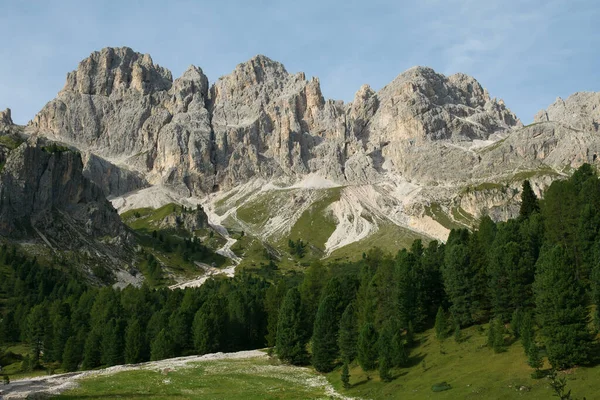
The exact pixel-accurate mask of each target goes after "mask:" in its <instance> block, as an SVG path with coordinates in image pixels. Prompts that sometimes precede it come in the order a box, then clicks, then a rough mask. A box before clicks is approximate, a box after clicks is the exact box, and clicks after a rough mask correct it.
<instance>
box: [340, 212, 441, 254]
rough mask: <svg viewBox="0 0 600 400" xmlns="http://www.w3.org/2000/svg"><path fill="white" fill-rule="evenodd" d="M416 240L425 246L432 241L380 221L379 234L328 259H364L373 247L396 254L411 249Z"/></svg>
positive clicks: (342, 249) (349, 246) (353, 244)
mask: <svg viewBox="0 0 600 400" xmlns="http://www.w3.org/2000/svg"><path fill="white" fill-rule="evenodd" d="M416 239H421V240H423V243H424V244H427V243H428V242H429V241H430V239H428V238H426V237H423V236H421V235H419V234H418V233H416V232H414V231H411V230H410V229H407V228H403V227H401V226H398V225H394V224H392V223H391V222H381V221H379V229H378V230H377V232H375V233H374V234H372V235H371V236H368V237H367V238H365V239H363V240H361V241H359V242H354V243H351V244H349V245H347V246H344V247H342V248H341V249H338V250H335V251H334V252H333V253H331V255H330V256H329V257H328V259H329V260H338V259H346V260H358V259H360V258H361V257H362V253H363V252H367V251H368V250H369V249H371V248H373V247H379V248H380V249H382V250H384V251H386V252H391V253H392V254H396V253H397V252H398V250H400V249H403V248H409V247H410V246H411V245H412V243H413V242H414V241H415V240H416Z"/></svg>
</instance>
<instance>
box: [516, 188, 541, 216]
mask: <svg viewBox="0 0 600 400" xmlns="http://www.w3.org/2000/svg"><path fill="white" fill-rule="evenodd" d="M539 210H540V205H539V203H538V199H537V196H536V195H535V193H534V192H533V189H532V188H531V184H530V183H529V181H524V182H523V189H522V190H521V209H520V210H519V216H520V217H521V218H528V217H529V216H530V215H531V214H533V213H534V212H539Z"/></svg>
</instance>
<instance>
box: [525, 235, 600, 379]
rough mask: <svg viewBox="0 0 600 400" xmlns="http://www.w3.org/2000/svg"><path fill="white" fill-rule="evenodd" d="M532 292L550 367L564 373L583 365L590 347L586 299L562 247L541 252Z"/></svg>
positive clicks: (590, 337) (591, 340)
mask: <svg viewBox="0 0 600 400" xmlns="http://www.w3.org/2000/svg"><path fill="white" fill-rule="evenodd" d="M534 290H535V296H536V297H535V299H536V312H537V319H538V322H539V325H540V327H541V333H542V336H543V339H544V342H545V344H546V352H547V355H548V360H549V361H550V363H551V364H552V366H553V367H554V368H557V369H563V368H569V367H572V366H574V365H581V364H585V363H586V362H587V361H588V360H589V356H590V352H591V347H592V343H593V338H592V336H591V334H590V332H589V330H588V322H589V314H588V310H587V299H586V295H585V291H584V288H583V286H582V284H581V283H580V282H579V281H578V280H577V279H576V277H575V269H574V267H573V264H572V262H570V260H569V257H568V255H567V253H566V251H565V250H564V249H563V248H562V247H561V246H555V247H552V248H548V249H546V251H544V252H542V254H541V256H540V259H539V260H538V264H537V273H536V277H535V283H534Z"/></svg>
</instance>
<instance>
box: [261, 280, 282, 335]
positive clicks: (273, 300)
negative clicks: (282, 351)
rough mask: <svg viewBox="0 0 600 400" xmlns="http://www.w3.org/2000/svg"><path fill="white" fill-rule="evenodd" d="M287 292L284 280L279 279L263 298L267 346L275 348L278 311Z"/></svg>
mask: <svg viewBox="0 0 600 400" xmlns="http://www.w3.org/2000/svg"><path fill="white" fill-rule="evenodd" d="M286 292H287V285H286V282H285V280H283V279H280V280H279V281H278V282H277V283H276V284H275V285H271V286H270V287H269V288H268V289H267V292H266V296H265V311H266V313H267V335H266V340H267V346H268V347H273V346H275V341H276V339H277V320H278V318H279V309H280V308H281V303H282V302H283V298H284V297H285V294H286Z"/></svg>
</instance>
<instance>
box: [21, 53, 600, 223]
mask: <svg viewBox="0 0 600 400" xmlns="http://www.w3.org/2000/svg"><path fill="white" fill-rule="evenodd" d="M599 105H600V94H598V93H577V94H575V95H573V96H571V97H569V98H568V99H566V100H561V99H559V100H557V102H556V103H554V104H553V105H551V106H550V107H549V108H548V110H545V111H542V112H540V113H539V114H538V115H537V116H536V118H535V121H536V123H535V124H532V125H530V126H527V127H523V125H522V123H521V122H520V121H519V119H518V118H517V117H516V116H515V115H514V114H513V113H512V112H511V111H510V110H509V109H508V108H507V107H506V105H505V104H504V102H503V101H502V100H498V99H494V98H491V97H490V96H489V94H488V93H487V91H486V90H485V89H484V88H482V86H481V85H480V84H479V83H478V82H477V81H476V80H475V79H474V78H472V77H469V76H467V75H464V74H455V75H452V76H444V75H441V74H438V73H436V72H435V71H434V70H432V69H430V68H424V67H414V68H411V69H409V70H407V71H405V72H404V73H402V74H400V75H399V76H398V77H396V78H395V79H394V80H393V81H392V82H391V83H389V84H388V85H387V86H385V87H384V88H382V89H381V90H379V91H377V92H376V91H374V90H373V89H371V88H370V87H369V86H368V85H363V86H362V87H361V88H360V89H359V90H358V91H357V92H356V95H355V98H354V100H353V101H352V102H351V103H348V104H344V103H343V102H341V101H334V100H327V99H325V98H324V96H323V95H322V93H321V88H320V82H319V80H318V79H316V78H311V79H308V80H307V79H306V77H305V75H304V74H303V73H296V74H292V73H289V72H288V71H287V70H286V69H285V67H284V66H283V65H282V64H280V63H278V62H275V61H273V60H271V59H269V58H267V57H264V56H256V57H254V58H252V59H251V60H249V61H247V62H245V63H242V64H239V65H238V66H237V67H236V68H235V70H234V71H233V72H232V73H231V74H229V75H226V76H224V77H222V78H220V79H219V80H217V81H216V82H215V83H214V84H213V85H212V86H210V85H209V82H208V79H207V77H206V76H205V75H204V73H203V72H202V70H201V69H200V68H198V67H195V66H191V67H189V68H188V70H187V71H185V73H184V74H183V75H182V76H181V77H180V78H178V79H175V80H173V78H172V76H171V73H170V72H169V71H168V70H166V69H164V68H162V67H160V66H158V65H156V64H154V63H153V61H152V59H151V58H150V56H148V55H142V54H139V53H135V52H134V51H133V50H131V49H129V48H116V49H113V48H106V49H103V50H101V51H99V52H95V53H92V54H91V55H90V56H89V57H88V58H87V59H85V60H83V61H82V62H81V63H80V64H79V66H78V68H77V70H76V71H74V72H71V73H70V74H69V75H68V77H67V82H66V84H65V87H64V88H63V90H61V92H60V93H59V94H58V96H57V98H56V99H54V100H52V101H51V102H49V103H48V104H47V105H46V106H45V107H44V108H43V109H42V110H41V111H40V112H39V114H38V115H37V116H36V117H35V118H34V119H33V121H32V123H31V124H30V126H29V127H28V131H30V132H33V133H34V135H40V136H47V137H50V138H52V139H54V140H59V141H61V142H64V143H66V144H69V145H72V146H74V147H76V148H77V149H78V150H79V151H80V152H81V153H82V154H83V160H84V163H85V166H84V173H85V176H86V177H88V178H89V179H90V180H91V181H93V182H94V183H96V184H97V185H98V186H99V187H100V188H102V190H103V192H104V194H105V195H107V196H109V197H113V196H119V195H121V194H124V193H127V192H131V191H134V190H137V189H140V188H144V187H146V186H152V185H161V187H162V186H167V187H168V190H171V191H173V192H175V193H177V195H178V196H182V197H187V196H196V197H202V196H204V195H207V194H209V193H212V192H217V191H227V190H230V189H234V188H236V187H237V186H240V185H242V184H244V183H247V182H250V184H252V182H251V181H256V182H258V181H261V182H275V183H277V184H281V185H283V186H285V185H286V184H291V183H297V182H301V181H302V180H303V179H304V178H305V177H306V176H307V175H311V176H313V175H314V176H318V177H319V179H322V178H325V179H328V180H329V181H330V182H333V185H378V186H379V187H380V188H385V190H382V193H386V194H385V196H388V197H390V198H389V199H387V200H389V201H388V203H389V204H397V206H394V208H393V211H392V212H393V213H394V215H396V217H394V221H409V220H410V218H413V217H415V218H425V217H426V215H425V214H426V209H427V205H428V204H434V203H435V204H439V205H441V207H442V209H444V210H458V209H460V210H463V211H465V212H466V213H467V214H469V217H465V218H466V219H469V218H472V219H476V218H477V217H479V216H480V215H481V213H484V212H486V213H490V215H492V216H493V217H494V218H495V219H505V218H508V217H511V216H512V214H513V213H515V212H516V211H515V210H517V209H518V207H516V204H517V203H518V201H519V196H518V187H519V184H520V181H522V179H525V178H531V179H532V180H533V184H534V186H535V187H536V188H538V190H542V189H543V188H544V187H545V186H546V185H548V184H549V182H551V181H552V180H553V179H560V178H562V177H564V176H565V175H566V174H567V173H568V172H569V171H570V170H572V168H577V167H578V166H580V165H581V164H582V163H584V162H598V161H597V155H598V154H599V153H600V140H598V126H599V122H598V121H599V115H600V111H599V110H600V107H599ZM486 182H492V183H496V184H498V185H499V187H498V188H494V189H493V190H488V189H485V190H478V189H477V188H482V187H484V188H485V187H486V185H483V186H482V185H481V184H482V183H486ZM298 184H299V183H298ZM405 184H410V185H411V187H414V190H412V191H411V192H410V194H405V193H404V192H403V191H402V189H401V187H402V186H403V185H405ZM474 188H475V189H474ZM502 188H503V189H502ZM394 196H398V198H392V197H394ZM167 197H168V196H167ZM387 200H381V201H387ZM376 201H379V200H376ZM479 204H481V205H482V207H481V208H480V207H478V205H479ZM482 208H485V210H483V209H482ZM461 212H462V211H461ZM174 223H177V221H174ZM469 223H470V222H469ZM434 231H436V232H438V231H437V230H435V229H434Z"/></svg>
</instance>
